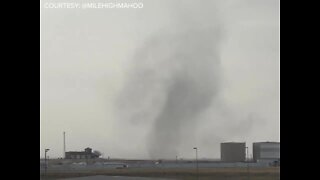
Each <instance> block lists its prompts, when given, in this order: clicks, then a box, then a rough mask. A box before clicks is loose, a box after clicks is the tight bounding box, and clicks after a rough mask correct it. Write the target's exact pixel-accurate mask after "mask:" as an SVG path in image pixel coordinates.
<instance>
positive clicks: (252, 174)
mask: <svg viewBox="0 0 320 180" xmlns="http://www.w3.org/2000/svg"><path fill="white" fill-rule="evenodd" d="M95 175H106V176H133V177H154V178H156V177H161V178H172V179H181V180H196V179H197V172H196V170H195V169H190V168H174V169H170V168H168V169H154V168H151V169H147V168H141V169H131V168H127V169H103V170H90V171H78V172H76V171H72V172H67V171H65V172H53V171H50V172H49V171H48V172H47V174H46V176H44V175H43V174H42V175H41V179H44V180H45V179H63V178H71V177H82V176H95ZM209 179H214V180H227V179H228V180H246V179H251V180H278V179H280V168H279V167H269V168H253V169H249V173H248V169H247V168H200V169H199V180H209Z"/></svg>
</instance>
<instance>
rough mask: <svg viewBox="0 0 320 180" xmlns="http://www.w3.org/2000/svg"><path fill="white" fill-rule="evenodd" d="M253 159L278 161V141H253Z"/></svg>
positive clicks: (256, 160)
mask: <svg viewBox="0 0 320 180" xmlns="http://www.w3.org/2000/svg"><path fill="white" fill-rule="evenodd" d="M253 160H254V161H255V162H274V161H280V142H256V143H253Z"/></svg>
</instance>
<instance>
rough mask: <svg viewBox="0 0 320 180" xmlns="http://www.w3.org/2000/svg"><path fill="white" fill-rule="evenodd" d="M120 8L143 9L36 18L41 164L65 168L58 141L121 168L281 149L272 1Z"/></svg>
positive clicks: (209, 0)
mask: <svg viewBox="0 0 320 180" xmlns="http://www.w3.org/2000/svg"><path fill="white" fill-rule="evenodd" d="M46 2H78V3H79V2H82V1H70V0H69V1H67V0H62V1H42V7H43V4H44V3H46ZM83 2H120V1H115V0H113V1H103V0H100V1H93V0H89V1H88V0H86V1H83ZM121 2H142V3H143V5H144V6H143V8H141V9H66V8H59V9H58V8H51V9H49V8H42V9H41V127H40V128H41V141H40V156H43V149H44V148H49V149H50V151H49V156H50V157H62V153H63V141H62V140H63V139H62V133H63V131H65V132H66V141H67V151H77V150H83V149H84V148H86V147H91V148H92V149H93V150H99V151H101V152H102V153H103V154H104V155H103V156H104V157H107V156H110V157H123V158H175V156H176V155H177V156H178V157H181V158H194V150H193V149H192V148H193V147H195V146H197V147H198V148H199V157H200V158H219V157H220V142H224V141H241V142H247V145H249V147H250V148H251V143H252V142H255V141H280V137H279V136H280V134H279V1H278V0H206V1H192V0H190V1H186V0H183V1H182V0H181V1H180V0H148V1H143V0H136V1H130V0H126V1H121Z"/></svg>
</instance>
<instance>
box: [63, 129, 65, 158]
mask: <svg viewBox="0 0 320 180" xmlns="http://www.w3.org/2000/svg"><path fill="white" fill-rule="evenodd" d="M63 157H64V159H65V158H66V132H64V131H63Z"/></svg>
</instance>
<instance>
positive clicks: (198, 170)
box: [193, 147, 199, 179]
mask: <svg viewBox="0 0 320 180" xmlns="http://www.w3.org/2000/svg"><path fill="white" fill-rule="evenodd" d="M193 149H195V150H196V164H197V179H199V166H198V148H197V147H194V148H193Z"/></svg>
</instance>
